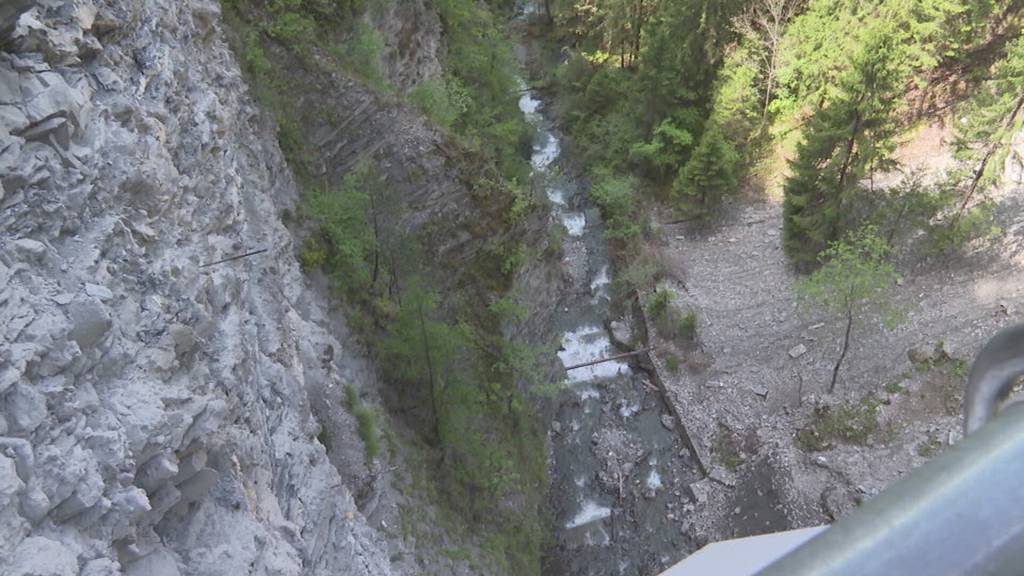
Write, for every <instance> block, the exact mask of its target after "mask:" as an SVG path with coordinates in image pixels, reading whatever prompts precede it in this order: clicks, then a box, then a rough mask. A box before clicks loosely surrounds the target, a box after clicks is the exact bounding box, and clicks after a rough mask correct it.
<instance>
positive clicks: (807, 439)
mask: <svg viewBox="0 0 1024 576" xmlns="http://www.w3.org/2000/svg"><path fill="white" fill-rule="evenodd" d="M879 404H880V403H879V402H878V400H877V399H875V398H874V397H871V396H868V397H865V398H864V399H863V400H861V401H860V402H858V403H856V404H852V405H839V406H819V407H817V408H815V409H814V416H813V418H812V420H811V423H810V425H809V426H808V427H807V428H804V429H802V430H800V431H799V432H797V434H796V445H797V446H798V447H799V448H800V449H801V450H803V451H804V452H821V451H823V450H828V449H829V448H832V446H833V445H834V443H835V442H845V443H847V444H855V445H858V446H863V445H865V444H867V443H868V441H869V440H870V439H871V437H872V436H873V435H874V434H875V433H876V432H877V431H878V406H879Z"/></svg>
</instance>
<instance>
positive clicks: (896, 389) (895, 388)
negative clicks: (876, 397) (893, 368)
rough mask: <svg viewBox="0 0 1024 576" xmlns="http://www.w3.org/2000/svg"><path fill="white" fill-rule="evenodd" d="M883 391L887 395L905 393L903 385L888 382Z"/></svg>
mask: <svg viewBox="0 0 1024 576" xmlns="http://www.w3.org/2000/svg"><path fill="white" fill-rule="evenodd" d="M883 389H884V390H885V392H886V393H887V394H899V393H900V392H903V385H902V384H900V383H899V382H895V381H893V382H886V384H885V386H884V387H883Z"/></svg>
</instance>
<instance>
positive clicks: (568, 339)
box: [558, 325, 629, 382]
mask: <svg viewBox="0 0 1024 576" xmlns="http://www.w3.org/2000/svg"><path fill="white" fill-rule="evenodd" d="M612 354H613V351H612V345H611V342H610V341H609V340H608V334H606V333H605V331H604V328H602V327H600V326H597V325H587V326H580V327H579V328H577V329H575V330H573V331H571V332H566V333H565V335H563V336H562V350H559V351H558V358H559V359H560V360H561V361H562V364H563V365H565V366H573V365H576V364H583V363H584V362H590V361H592V360H600V359H601V358H607V357H608V356H611V355H612ZM628 370H629V365H628V364H625V363H624V362H622V361H620V360H612V361H611V362H602V363H601V364H594V365H593V366H586V367H584V368H577V369H575V370H570V371H569V373H568V374H569V381H570V382H587V381H590V380H596V379H598V378H614V377H616V376H618V375H619V374H623V373H626V372H627V371H628Z"/></svg>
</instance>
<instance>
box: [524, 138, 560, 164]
mask: <svg viewBox="0 0 1024 576" xmlns="http://www.w3.org/2000/svg"><path fill="white" fill-rule="evenodd" d="M541 135H542V136H543V137H544V143H543V144H541V145H540V146H537V145H534V146H533V155H532V156H531V157H530V163H531V164H532V165H533V169H534V170H537V171H541V170H544V169H546V168H547V167H548V166H550V165H551V163H552V162H554V161H555V158H558V154H559V153H560V152H561V146H559V144H558V139H557V138H555V136H554V135H553V134H551V133H550V132H541Z"/></svg>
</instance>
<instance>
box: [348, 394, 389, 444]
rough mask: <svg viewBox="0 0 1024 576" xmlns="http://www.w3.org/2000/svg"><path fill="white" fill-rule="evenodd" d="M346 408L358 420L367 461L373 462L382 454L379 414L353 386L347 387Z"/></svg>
mask: <svg viewBox="0 0 1024 576" xmlns="http://www.w3.org/2000/svg"><path fill="white" fill-rule="evenodd" d="M345 408H347V409H348V411H349V413H350V414H352V416H354V417H355V419H356V425H357V428H358V430H359V438H360V440H362V441H363V450H364V452H365V454H366V459H367V461H373V459H374V458H376V457H377V456H378V455H379V454H380V434H379V432H378V430H377V412H376V411H375V410H374V409H373V408H372V407H370V406H367V405H366V404H364V403H363V401H362V400H361V399H360V398H359V392H357V391H356V389H355V387H353V386H352V385H351V384H346V385H345Z"/></svg>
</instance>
